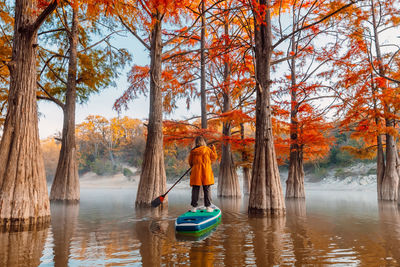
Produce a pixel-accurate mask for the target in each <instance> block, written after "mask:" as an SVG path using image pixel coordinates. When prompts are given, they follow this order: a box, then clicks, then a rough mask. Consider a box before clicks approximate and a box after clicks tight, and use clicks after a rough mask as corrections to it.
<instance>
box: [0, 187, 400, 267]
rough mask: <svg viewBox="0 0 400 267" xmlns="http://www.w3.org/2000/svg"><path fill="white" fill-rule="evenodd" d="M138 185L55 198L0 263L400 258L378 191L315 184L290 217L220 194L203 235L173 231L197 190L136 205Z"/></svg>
mask: <svg viewBox="0 0 400 267" xmlns="http://www.w3.org/2000/svg"><path fill="white" fill-rule="evenodd" d="M135 191H136V190H134V189H129V190H118V189H113V190H111V189H92V190H82V191H81V202H80V204H79V205H72V206H71V205H61V204H57V205H52V207H51V212H52V222H51V225H50V227H49V228H47V229H45V230H41V231H34V232H22V233H0V266H38V265H40V266H67V265H68V266H142V265H143V266H160V265H168V266H171V265H173V266H245V265H248V266H256V265H257V266H271V265H276V266H277V265H279V266H304V265H308V266H315V265H317V266H318V265H319V266H325V265H337V266H384V265H386V266H398V265H400V212H399V209H398V207H397V205H378V203H377V201H376V195H375V192H350V191H348V192H343V191H342V192H340V191H338V192H335V191H307V201H306V202H287V203H286V205H287V215H286V217H284V218H249V216H248V215H247V213H246V207H247V199H242V200H239V201H236V200H231V199H217V198H215V197H214V203H215V204H216V205H218V206H219V207H220V208H221V209H222V224H220V225H219V226H218V227H217V228H216V229H215V230H214V231H212V232H211V233H210V234H209V235H208V236H205V237H201V238H200V239H199V240H195V239H193V238H189V239H188V238H184V237H181V236H177V235H176V234H175V230H174V220H175V218H176V217H177V216H178V215H180V214H181V213H183V212H185V211H186V209H187V208H188V204H187V203H189V197H190V196H189V190H187V191H183V190H181V189H179V190H175V191H172V192H171V193H170V198H169V207H168V208H167V209H164V210H162V211H155V210H152V211H150V210H138V209H136V210H135V209H134V208H133V203H134V200H135V193H136V192H135ZM213 194H214V195H215V192H213ZM214 195H213V196H214Z"/></svg>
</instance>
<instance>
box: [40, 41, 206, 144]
mask: <svg viewBox="0 0 400 267" xmlns="http://www.w3.org/2000/svg"><path fill="white" fill-rule="evenodd" d="M114 43H115V44H116V46H117V47H124V48H126V49H128V50H129V52H130V53H131V55H132V58H133V60H132V62H131V63H130V64H128V66H126V67H125V69H124V70H123V71H122V72H121V75H120V77H119V78H118V80H117V81H116V87H111V88H107V89H105V90H103V91H101V92H100V93H98V94H94V95H92V96H91V97H90V99H89V101H88V102H87V103H85V104H82V105H80V104H77V105H76V120H75V121H76V124H79V123H81V122H82V121H83V120H84V119H85V118H86V117H87V116H88V115H91V114H93V115H101V116H104V117H106V118H107V119H110V118H112V117H116V116H118V114H117V112H116V111H115V110H113V109H112V107H113V105H114V102H115V100H116V99H117V98H118V97H120V96H121V95H122V94H123V92H124V91H125V90H126V89H127V88H128V82H127V73H128V72H129V70H130V69H131V67H132V65H133V64H138V65H146V64H148V63H149V61H150V60H149V57H148V52H147V51H146V50H145V49H144V48H143V46H142V45H141V44H140V43H139V42H138V41H137V40H136V39H135V38H134V37H131V35H128V36H127V37H125V38H123V37H118V38H117V39H116V41H115V42H114ZM181 103H182V104H181V105H180V106H181V108H178V110H176V111H175V112H174V113H172V114H171V115H170V116H168V117H167V116H165V117H166V118H175V119H181V118H184V117H191V116H194V115H196V116H198V115H200V103H199V101H197V100H196V101H195V102H194V103H193V105H191V110H190V111H187V110H186V103H185V101H184V100H183V101H181ZM39 112H40V117H39V135H40V138H41V139H44V138H47V137H49V136H53V135H54V134H55V133H57V132H61V131H62V124H63V113H62V110H61V109H60V108H59V107H58V106H57V105H56V104H54V103H52V102H48V101H39ZM148 113H149V100H148V98H145V97H144V96H140V97H139V98H138V99H134V100H133V101H131V102H130V103H129V109H128V110H127V111H125V110H123V111H122V112H121V114H120V116H129V117H131V118H137V119H142V120H143V119H146V118H148Z"/></svg>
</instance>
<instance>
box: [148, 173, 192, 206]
mask: <svg viewBox="0 0 400 267" xmlns="http://www.w3.org/2000/svg"><path fill="white" fill-rule="evenodd" d="M191 169H192V167H190V168H189V169H188V170H187V171H186V172H185V173H184V174H183V175H182V176H181V178H179V179H178V181H176V182H175V183H174V184H173V185H172V186H171V187H170V188H169V189H168V191H167V192H166V193H165V194H163V195H161V196H159V197H158V198H156V199H154V200H153V201H152V202H151V206H152V207H153V208H155V207H158V206H160V204H161V203H162V202H163V201H164V198H165V196H166V195H167V194H168V193H169V191H171V189H172V188H174V186H175V185H176V184H177V183H179V182H180V180H182V178H183V177H185V175H186V174H187V173H188V172H189V171H190V170H191Z"/></svg>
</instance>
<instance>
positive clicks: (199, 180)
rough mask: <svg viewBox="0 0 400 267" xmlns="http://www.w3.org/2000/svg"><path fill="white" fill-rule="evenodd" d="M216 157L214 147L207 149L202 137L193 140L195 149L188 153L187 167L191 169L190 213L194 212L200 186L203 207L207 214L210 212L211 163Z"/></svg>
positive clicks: (212, 180) (212, 182)
mask: <svg viewBox="0 0 400 267" xmlns="http://www.w3.org/2000/svg"><path fill="white" fill-rule="evenodd" d="M217 157H218V155H217V152H216V151H215V147H214V146H211V148H209V147H208V146H207V144H206V141H205V140H204V138H203V137H202V136H198V137H196V139H195V147H194V148H193V149H192V151H190V155H189V165H190V167H192V172H191V173H190V186H191V187H192V202H191V205H192V209H191V211H192V212H195V211H196V207H197V205H198V203H197V202H198V201H199V192H200V186H203V191H204V206H206V209H207V211H208V212H212V211H213V209H212V208H211V192H210V186H211V185H213V184H214V174H213V171H212V168H211V163H212V162H213V161H214V160H216V159H217Z"/></svg>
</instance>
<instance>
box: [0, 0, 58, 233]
mask: <svg viewBox="0 0 400 267" xmlns="http://www.w3.org/2000/svg"><path fill="white" fill-rule="evenodd" d="M56 5H57V4H56V3H54V2H53V3H51V4H50V5H49V7H48V8H46V9H45V11H43V12H42V13H41V14H40V15H39V16H38V17H37V18H36V16H35V15H34V13H33V12H34V10H35V8H36V1H29V0H17V1H16V2H15V24H14V37H13V50H12V60H11V62H10V63H9V64H8V66H9V68H10V90H9V96H8V109H7V116H6V120H5V123H4V131H3V137H2V139H1V143H0V226H1V227H2V228H6V229H9V228H10V227H11V228H18V229H25V227H24V226H26V225H29V224H43V223H44V224H47V223H48V221H49V220H50V205H49V197H48V193H47V185H46V175H45V170H44V164H43V158H42V152H41V150H40V140H39V131H38V117H37V116H38V115H37V103H36V87H37V85H36V75H37V73H36V47H37V30H38V29H39V27H40V25H41V23H42V22H43V21H44V19H45V18H46V16H48V15H49V14H50V13H51V12H52V11H53V10H54V9H55V7H56Z"/></svg>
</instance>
